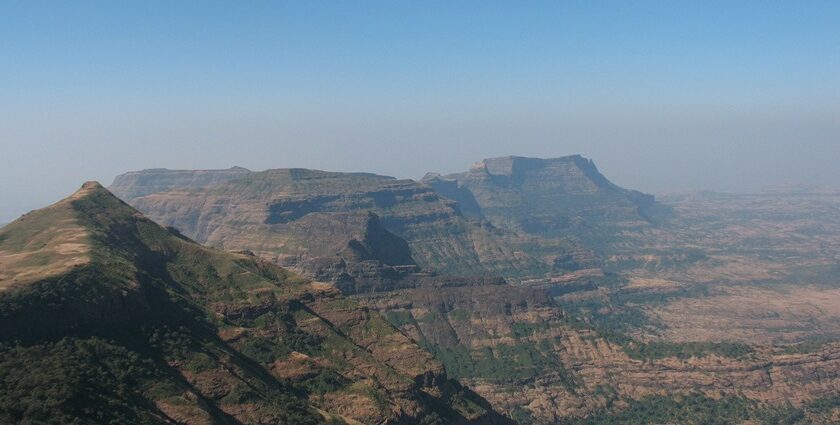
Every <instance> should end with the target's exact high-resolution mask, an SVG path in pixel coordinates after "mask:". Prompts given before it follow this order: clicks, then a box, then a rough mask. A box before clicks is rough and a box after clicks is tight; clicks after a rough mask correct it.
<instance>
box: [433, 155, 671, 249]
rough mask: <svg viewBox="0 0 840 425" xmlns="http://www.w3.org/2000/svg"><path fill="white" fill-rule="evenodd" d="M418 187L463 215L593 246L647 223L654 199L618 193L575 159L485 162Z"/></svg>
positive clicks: (621, 190) (590, 167) (582, 160)
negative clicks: (447, 200)
mask: <svg viewBox="0 0 840 425" xmlns="http://www.w3.org/2000/svg"><path fill="white" fill-rule="evenodd" d="M423 182H425V183H427V184H429V185H431V186H432V187H434V188H435V190H436V191H438V193H440V194H441V195H443V196H445V197H447V198H450V199H453V200H455V201H457V202H458V204H459V205H460V206H461V208H462V210H463V211H464V212H465V214H468V215H472V216H476V217H484V218H487V219H489V220H490V221H491V222H492V223H493V224H495V225H497V226H499V227H503V228H509V229H514V230H518V231H523V232H525V233H528V234H535V235H540V236H546V237H561V236H569V235H576V236H578V237H581V238H582V239H583V240H585V241H586V242H588V243H591V244H594V245H598V241H597V238H598V237H599V236H601V235H604V234H609V233H610V231H611V230H610V229H612V228H620V227H626V226H638V225H644V224H646V223H647V220H648V219H647V215H646V212H647V209H648V208H650V207H651V206H652V205H653V204H654V198H653V196H651V195H647V194H644V193H641V192H637V191H634V190H628V189H624V188H621V187H619V186H617V185H615V184H613V183H612V182H610V181H609V180H607V178H606V177H604V175H603V174H601V173H600V172H599V171H598V169H597V168H596V167H595V164H594V162H593V161H592V160H591V159H586V158H583V157H582V156H580V155H572V156H566V157H561V158H552V159H540V158H525V157H518V156H508V157H502V158H491V159H485V160H483V161H481V162H479V163H478V164H475V165H474V166H472V167H471V168H470V170H469V171H466V172H463V173H457V174H450V175H446V176H441V175H439V174H431V173H430V174H427V175H426V177H424V179H423Z"/></svg>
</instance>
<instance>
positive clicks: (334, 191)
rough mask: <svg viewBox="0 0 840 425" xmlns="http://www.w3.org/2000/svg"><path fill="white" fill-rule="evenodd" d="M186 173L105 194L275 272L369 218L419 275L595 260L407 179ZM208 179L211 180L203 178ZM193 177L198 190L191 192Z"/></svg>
mask: <svg viewBox="0 0 840 425" xmlns="http://www.w3.org/2000/svg"><path fill="white" fill-rule="evenodd" d="M190 173H191V172H185V171H162V170H149V171H142V172H132V173H128V174H125V175H122V176H120V177H118V178H117V179H116V180H115V181H114V184H113V185H112V187H111V189H112V190H113V191H114V193H115V194H116V195H118V196H120V197H122V198H123V199H125V200H126V201H127V202H129V203H130V204H131V205H133V206H135V207H136V208H138V209H139V210H141V211H143V212H144V213H145V214H147V215H149V216H150V217H152V218H153V219H155V220H157V221H159V222H161V223H164V224H166V225H168V226H172V227H175V228H177V229H178V230H179V231H181V232H183V233H184V234H186V235H187V236H189V237H191V238H194V239H195V240H197V241H199V242H202V243H207V244H209V245H212V246H217V247H222V248H224V249H230V250H237V249H248V250H251V251H253V252H255V253H257V254H258V255H260V256H261V257H264V258H267V259H270V260H271V261H274V262H276V263H278V264H282V265H289V266H297V265H298V264H299V263H301V262H307V261H309V260H312V259H316V258H322V257H330V258H333V259H335V256H336V255H337V253H339V252H341V251H343V250H344V249H345V248H346V247H347V246H350V245H353V244H355V242H353V241H357V242H358V241H359V240H360V239H363V238H365V237H367V236H365V235H366V234H369V233H370V230H371V227H370V226H369V223H370V221H369V216H370V214H371V213H372V214H375V215H376V216H377V217H378V223H381V225H382V227H384V229H385V230H387V231H388V232H391V233H393V234H395V235H397V236H399V237H400V238H402V239H404V240H405V241H406V242H407V243H408V245H409V249H410V253H411V257H412V259H413V260H414V261H416V263H417V265H419V266H420V267H421V268H423V269H425V270H430V271H440V272H446V273H449V274H457V275H476V274H487V273H494V274H502V275H505V276H510V277H522V276H541V275H544V274H546V273H551V272H554V271H562V270H565V269H567V268H574V267H579V266H580V264H585V263H587V262H591V260H592V259H591V256H590V255H589V254H588V253H587V252H586V250H584V249H581V248H580V247H578V246H575V245H573V244H571V243H569V242H567V241H565V240H562V239H558V238H555V239H551V240H549V239H546V238H540V237H537V236H530V235H521V234H517V233H513V232H509V231H506V230H503V229H498V228H495V227H493V226H492V225H489V224H488V223H486V222H482V221H478V220H468V219H466V218H465V217H464V216H463V214H462V213H461V211H460V210H459V209H458V207H457V205H456V204H455V203H454V202H453V201H450V200H447V199H445V198H442V197H440V196H439V195H438V194H437V193H435V192H434V190H432V188H430V187H429V186H426V185H424V184H420V183H417V182H415V181H412V180H398V179H394V178H392V177H385V176H379V175H374V174H365V173H333V172H325V171H317V170H305V169H278V170H268V171H263V172H258V173H244V174H243V173H241V172H239V171H237V172H236V173H235V174H236V177H232V176H231V170H220V171H195V172H192V173H195V175H191V174H190ZM214 173H218V176H216V177H213V178H210V177H207V176H211V175H215V174H214ZM170 174H171V175H170ZM197 176H202V178H201V179H199V177H197ZM219 176H221V177H219ZM198 180H201V181H202V184H200V185H196V184H195V182H196V181H198ZM204 181H212V182H213V183H210V184H206V185H205V184H204V183H203V182H204ZM219 181H221V183H219ZM377 232H378V233H379V234H380V235H381V234H383V232H381V231H377ZM547 246H548V247H550V248H551V249H550V250H546V249H545V247H547ZM339 257H340V256H339ZM558 259H559V260H558ZM344 260H347V259H344ZM378 260H380V261H381V262H382V263H383V264H386V265H390V266H399V265H404V264H400V262H408V259H407V258H405V257H402V258H378ZM336 261H338V259H336ZM409 264H410V263H409ZM301 268H306V267H301Z"/></svg>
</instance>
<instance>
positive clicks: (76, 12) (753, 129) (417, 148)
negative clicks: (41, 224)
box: [0, 0, 840, 222]
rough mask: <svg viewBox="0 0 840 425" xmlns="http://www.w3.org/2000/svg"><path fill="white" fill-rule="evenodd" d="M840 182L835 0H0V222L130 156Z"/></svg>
mask: <svg viewBox="0 0 840 425" xmlns="http://www.w3.org/2000/svg"><path fill="white" fill-rule="evenodd" d="M569 154H582V155H584V156H586V157H590V158H593V159H594V160H595V162H596V164H597V165H598V166H599V168H600V169H601V171H602V172H603V173H604V174H605V175H606V176H607V177H608V178H610V179H611V180H612V181H614V182H616V183H617V184H620V185H622V186H625V187H629V188H634V189H639V190H644V191H647V192H651V193H656V194H661V193H668V192H673V191H684V190H700V189H705V190H718V191H734V192H747V191H754V190H758V189H760V188H762V187H766V186H772V185H778V184H785V183H810V184H818V185H833V186H840V167H838V160H840V2H838V1H836V0H832V1H817V0H814V1H802V0H797V1H771V0H763V1H746V0H744V1H713V0H709V1H688V0H685V1H616V2H609V1H592V0H589V1H559V0H558V1H550V2H537V1H509V2H497V1H458V2H451V1H442V2H437V1H423V2H420V1H398V0H394V1H381V2H368V1H300V2H280V1H275V2H260V1H248V2H240V1H227V2H214V1H201V2H190V1H177V2H172V1H161V2H156V1H119V2H114V1H102V2H92V1H77V2H67V1H54V2H49V1H37V0H25V1H15V0H0V222H3V221H9V220H12V219H14V218H16V217H18V216H19V215H20V214H22V213H23V212H26V211H28V210H31V209H34V208H38V207H42V206H45V205H47V204H50V203H52V202H54V201H56V200H58V199H60V198H62V197H64V196H66V195H68V194H69V193H72V192H73V191H74V190H76V189H77V188H78V186H79V185H81V183H82V182H84V181H86V180H99V181H101V182H102V183H103V184H105V185H108V184H110V183H111V182H112V181H113V178H114V177H115V176H116V175H118V174H120V173H123V172H126V171H130V170H138V169H144V168H161V167H163V168H180V169H192V168H228V167H231V166H234V165H238V166H243V167H246V168H249V169H252V170H262V169H267V168H283V167H306V168H317V169H324V170H335V171H370V172H376V173H380V174H386V175H393V176H397V177H407V178H420V177H421V176H422V175H423V174H425V173H426V172H428V171H434V172H442V173H448V172H458V171H462V170H466V169H467V168H468V167H469V166H470V164H472V163H474V162H477V161H479V160H481V159H482V158H487V157H494V156H504V155H522V156H539V157H555V156H563V155H569Z"/></svg>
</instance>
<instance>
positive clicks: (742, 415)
mask: <svg viewBox="0 0 840 425" xmlns="http://www.w3.org/2000/svg"><path fill="white" fill-rule="evenodd" d="M755 410H756V406H755V404H754V403H753V402H750V401H748V400H746V399H743V398H737V397H724V398H721V399H719V400H713V399H710V398H708V397H705V396H702V395H691V396H675V397H646V398H643V399H641V400H631V401H630V405H629V406H628V407H627V408H625V409H622V410H619V411H605V412H602V413H599V414H597V415H595V416H592V417H589V418H586V419H580V420H574V421H569V423H570V424H580V425H584V424H586V425H602V424H603V425H607V424H610V425H612V424H626V425H635V424H638V425H647V424H691V425H701V424H702V425H705V424H735V423H739V422H742V421H745V420H748V419H751V418H752V416H753V415H752V414H751V413H753V412H755Z"/></svg>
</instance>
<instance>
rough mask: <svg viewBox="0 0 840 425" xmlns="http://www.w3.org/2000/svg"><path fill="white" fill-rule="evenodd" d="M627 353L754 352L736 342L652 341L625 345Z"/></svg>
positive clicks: (653, 356)
mask: <svg viewBox="0 0 840 425" xmlns="http://www.w3.org/2000/svg"><path fill="white" fill-rule="evenodd" d="M624 351H625V352H627V354H628V355H629V356H630V357H632V358H634V359H638V360H652V359H662V358H665V357H676V358H678V359H688V358H691V357H704V356H708V355H711V354H717V355H719V356H723V357H731V358H742V357H745V356H748V355H750V354H752V353H753V351H754V350H753V349H752V347H750V346H749V345H746V344H740V343H734V342H685V343H670V342H651V343H647V344H637V343H634V344H632V345H630V346H627V347H624Z"/></svg>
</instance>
